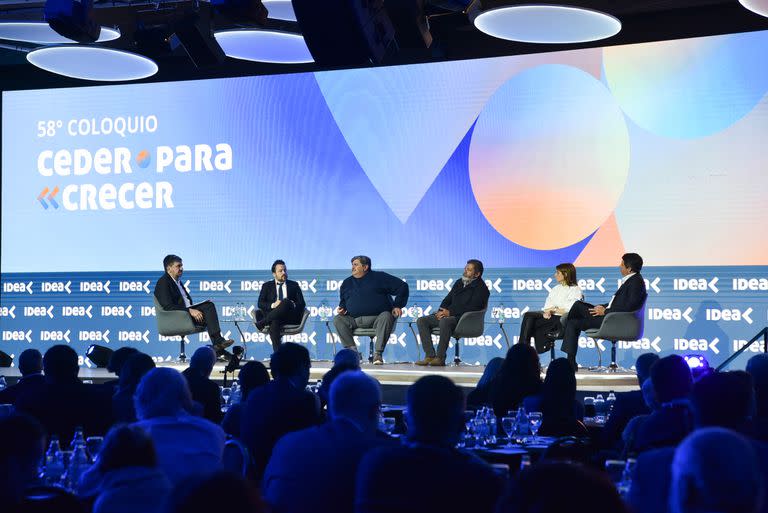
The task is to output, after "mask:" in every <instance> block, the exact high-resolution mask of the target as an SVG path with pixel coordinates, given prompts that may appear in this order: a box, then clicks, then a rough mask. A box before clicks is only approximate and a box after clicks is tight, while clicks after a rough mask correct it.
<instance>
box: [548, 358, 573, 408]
mask: <svg viewBox="0 0 768 513" xmlns="http://www.w3.org/2000/svg"><path fill="white" fill-rule="evenodd" d="M543 395H544V397H543V404H542V409H543V412H542V413H543V414H544V416H545V417H546V416H547V415H549V416H550V418H551V417H552V416H553V415H558V416H561V417H562V416H563V415H568V416H570V415H574V414H575V412H574V401H575V400H576V374H575V373H574V372H573V367H572V366H571V364H570V362H569V361H568V360H567V359H566V358H556V359H555V360H553V361H552V363H550V364H549V367H547V375H546V377H545V378H544V390H543Z"/></svg>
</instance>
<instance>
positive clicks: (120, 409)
mask: <svg viewBox="0 0 768 513" xmlns="http://www.w3.org/2000/svg"><path fill="white" fill-rule="evenodd" d="M154 368H155V361H154V360H153V359H152V357H151V356H149V355H148V354H144V353H139V352H138V351H137V352H136V353H134V354H132V355H131V356H130V357H129V358H128V360H126V362H125V363H124V364H123V366H122V371H121V373H120V380H119V384H118V385H117V391H116V392H115V395H113V396H112V416H113V418H114V420H115V422H135V421H136V410H135V409H134V408H133V394H134V393H135V392H136V387H138V386H139V381H141V378H143V377H144V374H146V373H147V372H149V371H151V370H152V369H154Z"/></svg>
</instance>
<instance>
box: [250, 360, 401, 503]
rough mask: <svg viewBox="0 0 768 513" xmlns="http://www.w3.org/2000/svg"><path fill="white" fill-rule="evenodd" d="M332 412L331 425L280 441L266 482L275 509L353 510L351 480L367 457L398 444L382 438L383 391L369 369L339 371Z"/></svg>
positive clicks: (268, 498) (267, 498) (267, 495)
mask: <svg viewBox="0 0 768 513" xmlns="http://www.w3.org/2000/svg"><path fill="white" fill-rule="evenodd" d="M329 410H330V420H329V421H328V422H326V423H325V424H322V425H320V426H317V427H312V428H309V429H305V430H302V431H296V432H294V433H289V434H287V435H285V436H284V437H283V438H281V439H280V440H279V441H278V442H277V445H275V448H274V450H273V451H272V458H271V459H270V460H269V464H268V465H267V469H266V470H265V472H264V480H263V485H262V493H263V495H264V500H265V501H266V502H267V503H268V504H269V505H270V506H271V507H272V511H273V513H303V512H306V513H313V512H316V511H333V512H335V513H345V512H346V513H351V512H352V511H353V510H354V505H355V489H354V487H352V486H350V483H353V482H354V480H355V474H356V472H357V467H358V464H359V463H360V460H361V459H362V457H363V455H364V454H365V453H366V452H367V451H368V450H370V449H372V448H375V447H381V446H382V445H385V444H387V445H394V441H392V440H390V439H387V438H379V437H378V436H377V430H378V422H379V413H380V411H381V390H380V388H379V384H378V383H377V382H376V381H375V380H374V379H373V378H371V377H369V376H367V375H366V374H365V373H363V372H360V371H348V372H345V373H343V374H341V375H339V377H338V378H337V379H336V380H335V381H334V382H333V386H332V387H331V401H330V403H329ZM296 490H301V493H296Z"/></svg>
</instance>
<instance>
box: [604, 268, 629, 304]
mask: <svg viewBox="0 0 768 513" xmlns="http://www.w3.org/2000/svg"><path fill="white" fill-rule="evenodd" d="M635 274H636V273H629V274H628V275H626V276H624V277H623V278H622V279H621V285H624V284H625V283H627V280H628V279H630V278H631V277H632V276H634V275H635ZM621 285H619V288H621ZM616 292H618V289H616ZM616 292H614V293H613V295H612V296H611V300H610V301H609V302H608V306H607V307H606V309H608V308H610V307H611V305H612V304H613V300H614V299H615V298H616Z"/></svg>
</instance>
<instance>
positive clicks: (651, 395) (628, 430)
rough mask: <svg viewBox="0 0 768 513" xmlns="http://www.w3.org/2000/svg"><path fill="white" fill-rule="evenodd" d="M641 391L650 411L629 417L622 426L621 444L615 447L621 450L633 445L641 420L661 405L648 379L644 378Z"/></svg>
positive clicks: (641, 423)
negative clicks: (625, 424)
mask: <svg viewBox="0 0 768 513" xmlns="http://www.w3.org/2000/svg"><path fill="white" fill-rule="evenodd" d="M641 393H642V394H643V401H645V405H646V406H647V407H648V411H649V412H650V413H647V414H644V415H635V416H634V417H632V418H631V419H629V422H627V426H626V427H625V428H624V432H623V433H622V434H621V440H622V445H621V446H620V447H617V448H619V449H621V450H622V451H623V449H624V448H628V447H633V446H634V445H635V438H636V437H637V431H638V430H639V429H640V426H642V425H643V422H645V419H647V418H648V415H650V414H651V413H653V412H655V411H658V410H659V408H660V407H661V405H660V404H659V401H658V400H657V399H656V392H654V391H653V382H652V381H651V380H650V379H646V380H645V381H644V382H643V387H642V389H641Z"/></svg>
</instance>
